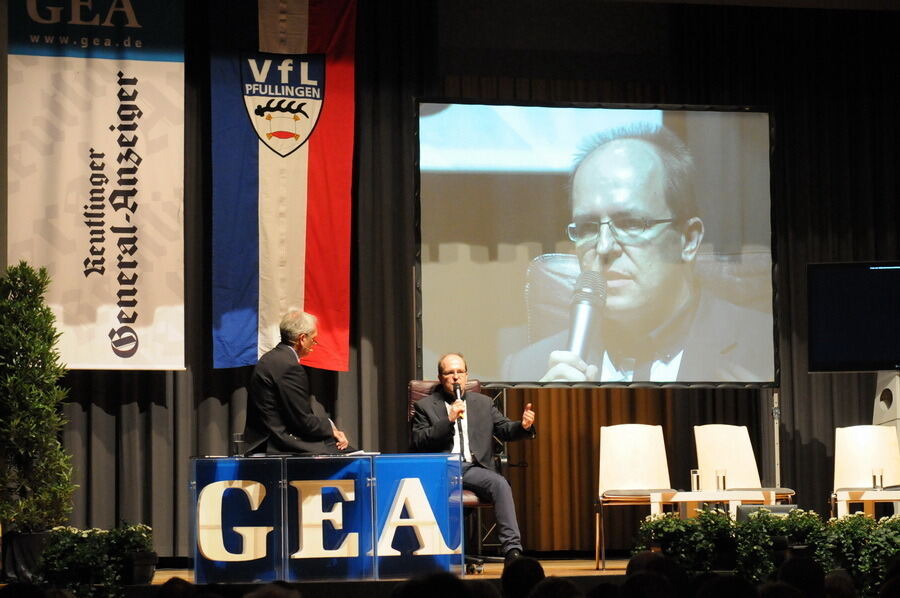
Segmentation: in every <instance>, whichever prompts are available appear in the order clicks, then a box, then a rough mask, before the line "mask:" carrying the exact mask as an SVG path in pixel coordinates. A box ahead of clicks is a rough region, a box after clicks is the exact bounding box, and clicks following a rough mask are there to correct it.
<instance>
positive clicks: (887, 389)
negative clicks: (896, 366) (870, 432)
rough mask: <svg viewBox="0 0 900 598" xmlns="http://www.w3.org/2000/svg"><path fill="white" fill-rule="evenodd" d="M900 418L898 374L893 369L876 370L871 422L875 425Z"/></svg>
mask: <svg viewBox="0 0 900 598" xmlns="http://www.w3.org/2000/svg"><path fill="white" fill-rule="evenodd" d="M894 420H900V374H898V373H897V372H895V371H893V370H889V371H884V372H878V382H877V383H876V385H875V407H874V409H873V410H872V423H873V424H874V425H876V426H880V425H882V424H889V423H891V422H893V421H894Z"/></svg>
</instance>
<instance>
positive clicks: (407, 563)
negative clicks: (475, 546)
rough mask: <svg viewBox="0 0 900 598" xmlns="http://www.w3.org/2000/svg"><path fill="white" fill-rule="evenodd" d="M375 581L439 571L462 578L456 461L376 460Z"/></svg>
mask: <svg viewBox="0 0 900 598" xmlns="http://www.w3.org/2000/svg"><path fill="white" fill-rule="evenodd" d="M375 529H376V530H377V532H378V540H377V543H376V549H375V552H376V554H377V555H378V556H377V558H378V577H379V578H382V579H383V578H391V577H409V576H412V575H415V574H417V573H422V572H426V571H434V570H436V569H442V570H446V571H453V572H455V573H461V572H462V568H463V553H462V552H463V545H462V474H461V469H460V461H459V455H447V454H443V453H439V454H414V455H379V456H378V457H376V458H375Z"/></svg>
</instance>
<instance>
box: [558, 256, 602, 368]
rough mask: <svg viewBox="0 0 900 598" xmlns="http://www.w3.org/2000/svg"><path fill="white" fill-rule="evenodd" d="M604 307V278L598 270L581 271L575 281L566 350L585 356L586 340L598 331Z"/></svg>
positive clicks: (584, 357) (583, 357)
mask: <svg viewBox="0 0 900 598" xmlns="http://www.w3.org/2000/svg"><path fill="white" fill-rule="evenodd" d="M604 307H606V280H605V279H604V278H603V274H601V273H600V272H582V273H581V275H580V276H579V277H578V280H577V281H576V282H575V292H574V293H573V294H572V306H571V311H570V312H569V313H570V316H571V317H570V319H569V342H568V344H567V345H566V350H568V351H570V352H572V353H574V354H575V355H578V357H580V358H581V359H585V360H586V358H587V341H588V339H589V338H590V337H591V336H592V335H593V334H595V333H596V332H598V331H599V326H600V320H601V319H602V317H603V308H604Z"/></svg>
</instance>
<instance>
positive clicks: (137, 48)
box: [7, 0, 184, 370]
mask: <svg viewBox="0 0 900 598" xmlns="http://www.w3.org/2000/svg"><path fill="white" fill-rule="evenodd" d="M182 20H183V16H182V3H181V2H179V1H177V0H122V1H120V2H95V3H93V4H91V3H85V2H82V3H60V2H50V1H48V0H37V1H31V2H24V1H21V2H10V3H9V58H8V68H9V83H8V86H9V89H8V92H9V112H8V132H9V137H8V140H9V141H8V144H9V147H8V151H9V159H8V166H7V168H8V180H9V183H8V192H9V214H8V216H9V236H8V243H9V245H8V260H9V262H10V263H16V262H18V261H19V260H26V261H28V262H29V263H30V264H32V265H34V266H36V267H39V266H45V267H46V268H47V269H48V270H49V272H50V275H51V277H52V280H53V283H52V284H51V286H50V292H49V294H48V297H47V299H48V302H49V304H50V306H51V307H52V309H53V311H54V313H55V315H56V318H57V326H58V328H59V330H60V332H61V333H62V336H61V337H60V340H59V350H60V354H61V355H62V359H63V361H64V362H65V363H66V365H67V366H68V367H69V368H75V369H166V370H171V369H183V368H184V235H183V191H184V186H183V172H184V52H183V41H182Z"/></svg>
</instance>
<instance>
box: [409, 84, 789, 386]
mask: <svg viewBox="0 0 900 598" xmlns="http://www.w3.org/2000/svg"><path fill="white" fill-rule="evenodd" d="M424 104H452V105H455V104H461V105H472V106H482V105H483V106H519V107H534V108H591V109H596V108H602V109H614V110H648V111H649V110H663V111H684V112H719V113H761V114H765V115H767V117H768V164H767V166H768V177H769V178H768V189H767V191H768V194H769V208H768V218H769V235H770V236H769V252H770V256H771V267H770V269H769V280H770V283H771V310H772V311H771V320H772V330H771V334H772V357H773V364H772V368H773V369H772V372H773V376H772V380H759V381H743V380H740V381H721V380H720V381H717V380H706V381H701V380H691V381H666V382H650V381H632V382H612V381H587V382H538V381H519V380H489V379H481V382H482V385H484V386H486V387H492V388H513V387H515V388H529V387H531V388H535V387H537V388H540V387H574V388H595V387H626V388H628V387H630V388H778V387H779V386H780V375H781V368H780V350H779V342H778V340H779V317H778V316H779V312H778V309H777V306H778V297H779V289H778V281H777V278H776V272H777V264H778V259H777V255H778V252H777V249H778V243H777V241H778V239H777V236H776V234H775V233H776V230H777V220H776V213H775V202H776V194H775V190H776V188H777V184H776V183H777V181H776V180H775V179H776V172H777V171H776V169H775V168H774V164H773V163H774V158H775V155H776V152H777V151H778V149H777V145H776V135H775V132H776V123H775V117H774V115H773V113H772V112H771V111H770V110H769V109H767V108H765V107H760V106H748V105H743V106H734V105H702V106H700V105H688V104H641V103H635V104H623V103H603V102H516V101H496V100H473V99H465V100H460V99H456V98H445V97H431V96H422V97H417V98H415V120H414V123H413V124H414V135H415V142H414V144H413V151H414V160H413V164H414V168H413V170H414V172H413V175H414V194H415V200H414V209H415V218H414V225H415V235H414V236H415V246H416V248H417V251H416V255H415V258H416V259H415V264H414V304H415V313H414V320H415V322H414V330H415V363H416V375H417V377H419V378H422V377H423V376H424V377H425V378H433V377H436V370H435V367H436V363H425V362H424V357H423V347H424V344H423V343H424V341H423V308H424V306H423V284H422V260H423V239H422V168H421V155H420V147H421V131H420V129H419V126H420V122H421V112H422V107H423V105H424ZM456 349H457V348H456V347H447V348H446V350H456ZM464 352H465V351H464ZM429 361H436V360H433V359H429ZM470 371H471V368H470Z"/></svg>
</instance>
